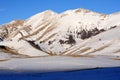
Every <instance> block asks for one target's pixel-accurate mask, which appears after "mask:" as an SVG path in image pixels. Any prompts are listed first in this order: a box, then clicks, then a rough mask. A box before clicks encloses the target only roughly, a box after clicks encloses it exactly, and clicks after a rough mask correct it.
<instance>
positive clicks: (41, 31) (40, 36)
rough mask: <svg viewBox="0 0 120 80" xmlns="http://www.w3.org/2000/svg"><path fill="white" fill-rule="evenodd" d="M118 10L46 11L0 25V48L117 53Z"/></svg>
mask: <svg viewBox="0 0 120 80" xmlns="http://www.w3.org/2000/svg"><path fill="white" fill-rule="evenodd" d="M119 33H120V13H117V14H110V15H106V14H100V13H96V12H92V11H90V10H86V9H81V8H80V9H75V10H68V11H65V12H63V13H60V14H58V13H55V12H53V11H51V10H47V11H44V12H41V13H38V14H36V15H34V16H32V17H30V18H28V19H27V20H15V21H12V22H10V23H7V24H4V25H1V26H0V50H1V51H4V52H6V51H7V52H8V53H12V54H16V55H18V54H19V55H25V56H48V55H69V56H80V55H112V56H113V55H116V56H120V44H119V39H120V36H119V35H118V34H119Z"/></svg>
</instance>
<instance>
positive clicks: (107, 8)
mask: <svg viewBox="0 0 120 80" xmlns="http://www.w3.org/2000/svg"><path fill="white" fill-rule="evenodd" d="M76 8H85V9H89V10H93V11H96V12H99V13H105V14H110V13H114V12H119V11H120V0H0V24H4V23H7V22H9V21H12V20H16V19H27V18H29V17H30V16H32V15H34V14H36V13H39V12H42V11H45V10H48V9H50V10H53V11H55V12H57V13H61V12H63V11H65V10H69V9H76Z"/></svg>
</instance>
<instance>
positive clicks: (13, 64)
mask: <svg viewBox="0 0 120 80" xmlns="http://www.w3.org/2000/svg"><path fill="white" fill-rule="evenodd" d="M112 58H114V57H109V56H96V57H93V58H92V57H91V58H90V57H76V58H74V57H64V56H53V57H52V56H50V57H40V58H21V59H19V58H17V59H16V58H13V59H10V60H8V61H2V62H0V69H1V70H13V71H40V72H51V71H52V72H53V71H71V70H81V69H91V68H103V67H119V66H120V61H119V60H114V59H112Z"/></svg>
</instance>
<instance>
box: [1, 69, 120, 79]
mask: <svg viewBox="0 0 120 80" xmlns="http://www.w3.org/2000/svg"><path fill="white" fill-rule="evenodd" d="M0 80H120V67H116V68H103V69H89V70H76V71H64V72H48V73H41V72H14V71H0Z"/></svg>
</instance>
